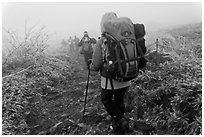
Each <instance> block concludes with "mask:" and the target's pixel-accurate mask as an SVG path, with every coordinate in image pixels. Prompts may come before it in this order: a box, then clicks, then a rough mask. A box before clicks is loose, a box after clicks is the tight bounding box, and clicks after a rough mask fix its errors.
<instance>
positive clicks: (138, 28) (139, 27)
mask: <svg viewBox="0 0 204 137" xmlns="http://www.w3.org/2000/svg"><path fill="white" fill-rule="evenodd" d="M134 30H135V36H136V38H137V39H139V38H141V37H144V35H145V34H146V32H145V27H144V24H139V23H137V24H134Z"/></svg>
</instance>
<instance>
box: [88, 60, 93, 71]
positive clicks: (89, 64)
mask: <svg viewBox="0 0 204 137" xmlns="http://www.w3.org/2000/svg"><path fill="white" fill-rule="evenodd" d="M91 63H92V59H89V60H88V69H90V66H91Z"/></svg>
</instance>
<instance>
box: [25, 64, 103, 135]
mask: <svg viewBox="0 0 204 137" xmlns="http://www.w3.org/2000/svg"><path fill="white" fill-rule="evenodd" d="M68 65H69V64H68ZM83 65H84V64H79V63H78V64H77V63H76V64H74V65H73V66H72V68H73V75H72V77H69V80H67V81H66V82H65V84H61V85H60V88H61V89H63V92H61V93H58V92H56V93H52V94H48V95H46V96H43V97H39V98H35V99H33V100H32V101H31V102H32V103H31V105H32V104H33V105H35V106H38V107H39V108H38V109H37V110H35V109H33V110H31V113H30V114H29V116H27V117H28V118H27V119H28V121H27V123H28V125H29V127H30V130H31V134H89V133H86V132H88V130H92V129H91V128H92V126H94V125H97V124H98V123H99V122H101V121H102V119H104V115H105V114H106V113H105V111H104V109H103V105H102V104H101V101H100V76H99V74H98V72H93V71H91V74H90V81H89V89H88V97H87V104H86V113H85V115H86V117H85V119H84V120H83V121H82V113H83V112H82V111H83V105H84V95H85V90H86V84H87V76H88V70H87V69H85V68H83V67H82V66H83ZM42 102H43V103H42ZM38 103H41V104H38ZM36 104H37V105H36ZM81 130H84V131H81ZM78 132H80V133H78ZM90 132H91V131H90Z"/></svg>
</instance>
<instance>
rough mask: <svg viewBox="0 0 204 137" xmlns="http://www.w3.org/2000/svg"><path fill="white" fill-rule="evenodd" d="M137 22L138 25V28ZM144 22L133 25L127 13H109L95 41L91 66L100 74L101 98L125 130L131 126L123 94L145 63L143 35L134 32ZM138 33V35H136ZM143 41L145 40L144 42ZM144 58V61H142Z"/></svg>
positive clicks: (115, 121) (116, 124) (121, 132)
mask: <svg viewBox="0 0 204 137" xmlns="http://www.w3.org/2000/svg"><path fill="white" fill-rule="evenodd" d="M134 26H136V27H137V28H136V29H135V28H134ZM141 26H142V27H143V31H144V25H142V24H141V25H136V24H135V25H134V24H133V23H132V21H131V20H130V19H129V18H127V17H120V18H118V17H117V15H116V14H115V13H113V12H110V13H106V14H105V15H104V16H103V17H102V20H101V32H102V36H101V38H100V39H99V40H98V42H97V44H96V48H95V50H94V53H93V60H92V63H91V65H90V67H91V69H92V70H95V71H100V74H101V88H102V91H101V100H102V103H103V105H104V107H105V109H106V111H107V112H108V114H110V116H111V117H112V121H113V123H114V125H115V126H114V127H115V128H114V129H115V130H118V131H120V134H124V133H125V132H126V131H127V130H128V129H129V124H128V120H127V119H126V118H125V117H124V109H125V105H124V95H125V93H126V92H127V90H128V88H129V86H130V84H131V82H130V81H131V80H132V79H134V78H136V77H137V75H138V74H139V69H140V64H142V65H143V66H142V67H144V66H145V65H146V62H145V59H144V52H146V48H145V45H144V46H143V49H144V48H145V49H144V50H143V51H144V52H143V51H142V49H141V47H140V46H139V45H140V43H143V44H144V42H145V41H144V35H145V32H143V34H140V37H139V34H135V33H138V32H135V31H138V30H139V31H141V30H142V28H141ZM137 35H138V36H137ZM141 41H143V42H141ZM141 60H143V62H141Z"/></svg>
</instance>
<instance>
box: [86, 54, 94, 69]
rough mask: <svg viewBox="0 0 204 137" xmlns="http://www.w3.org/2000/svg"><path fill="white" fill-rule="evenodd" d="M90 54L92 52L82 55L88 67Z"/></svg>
mask: <svg viewBox="0 0 204 137" xmlns="http://www.w3.org/2000/svg"><path fill="white" fill-rule="evenodd" d="M92 54H93V53H92V52H87V53H84V61H85V63H86V65H87V66H88V65H89V59H92Z"/></svg>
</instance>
